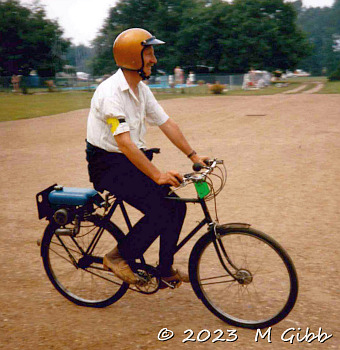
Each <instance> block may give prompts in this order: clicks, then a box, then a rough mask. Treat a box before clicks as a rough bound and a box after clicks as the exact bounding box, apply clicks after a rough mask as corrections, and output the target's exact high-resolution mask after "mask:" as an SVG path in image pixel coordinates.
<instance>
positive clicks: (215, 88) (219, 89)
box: [210, 84, 225, 94]
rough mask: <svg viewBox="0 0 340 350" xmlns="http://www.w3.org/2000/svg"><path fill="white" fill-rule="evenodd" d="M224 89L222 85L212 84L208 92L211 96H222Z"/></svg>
mask: <svg viewBox="0 0 340 350" xmlns="http://www.w3.org/2000/svg"><path fill="white" fill-rule="evenodd" d="M224 89H225V86H224V85H222V84H214V85H211V86H210V91H211V92H212V93H213V94H222V92H223V90H224Z"/></svg>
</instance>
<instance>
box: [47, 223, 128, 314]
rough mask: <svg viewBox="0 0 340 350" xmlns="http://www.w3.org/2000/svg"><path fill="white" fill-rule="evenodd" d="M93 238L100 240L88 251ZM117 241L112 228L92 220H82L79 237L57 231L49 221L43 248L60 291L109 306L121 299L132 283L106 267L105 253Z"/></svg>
mask: <svg viewBox="0 0 340 350" xmlns="http://www.w3.org/2000/svg"><path fill="white" fill-rule="evenodd" d="M96 235H97V236H96ZM95 237H97V238H95ZM91 242H96V244H95V247H94V249H93V250H92V251H91V252H89V253H88V254H87V253H86V252H87V250H88V248H89V246H90V244H91ZM116 244H117V241H116V238H115V236H114V234H113V233H112V232H110V231H108V230H105V229H103V228H100V227H97V226H94V224H92V223H90V222H82V225H81V227H80V232H79V233H78V234H77V235H76V236H75V237H73V236H67V235H59V234H56V232H55V231H54V229H53V228H52V226H50V225H49V226H48V227H47V228H46V231H45V234H44V238H43V241H42V248H41V255H42V259H43V264H44V268H45V271H46V273H47V276H48V277H49V279H50V281H51V282H52V284H53V286H54V287H55V288H56V289H57V290H58V292H60V293H61V294H62V295H63V296H64V297H66V298H67V299H68V300H70V301H72V302H73V303H75V304H77V305H81V306H88V307H105V306H108V305H110V304H112V303H114V302H116V301H117V300H119V299H120V298H121V297H122V296H123V295H124V294H125V293H126V291H127V289H128V287H129V285H128V284H127V283H123V282H122V281H121V280H120V279H119V278H117V277H116V276H115V275H114V274H113V273H112V272H109V271H106V270H104V269H103V265H102V262H103V256H104V254H106V253H107V252H108V251H109V250H111V249H112V248H113V247H114V246H115V245H116Z"/></svg>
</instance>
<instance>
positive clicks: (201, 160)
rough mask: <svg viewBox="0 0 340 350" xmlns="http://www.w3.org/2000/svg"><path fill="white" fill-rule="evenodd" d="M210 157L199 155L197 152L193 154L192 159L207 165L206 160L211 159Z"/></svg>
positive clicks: (194, 161)
mask: <svg viewBox="0 0 340 350" xmlns="http://www.w3.org/2000/svg"><path fill="white" fill-rule="evenodd" d="M209 159H210V157H207V156H199V155H198V154H195V155H193V156H192V157H191V158H190V160H191V161H192V162H193V163H199V164H202V165H207V164H206V163H205V161H207V160H209Z"/></svg>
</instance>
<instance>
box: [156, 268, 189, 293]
mask: <svg viewBox="0 0 340 350" xmlns="http://www.w3.org/2000/svg"><path fill="white" fill-rule="evenodd" d="M161 279H162V281H161V285H160V287H159V288H160V289H164V288H178V287H179V286H180V285H181V284H182V282H184V283H188V282H190V279H189V275H188V274H187V273H185V272H183V271H179V270H174V269H171V276H167V277H162V278H161ZM171 286H172V287H171Z"/></svg>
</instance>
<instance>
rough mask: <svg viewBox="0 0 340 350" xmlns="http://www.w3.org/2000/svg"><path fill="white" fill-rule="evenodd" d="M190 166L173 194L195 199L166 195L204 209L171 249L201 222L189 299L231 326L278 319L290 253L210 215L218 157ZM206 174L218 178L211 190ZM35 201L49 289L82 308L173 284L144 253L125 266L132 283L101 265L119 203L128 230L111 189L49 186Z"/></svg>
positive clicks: (293, 279) (293, 286) (117, 236)
mask: <svg viewBox="0 0 340 350" xmlns="http://www.w3.org/2000/svg"><path fill="white" fill-rule="evenodd" d="M193 169H194V172H193V173H190V174H186V175H184V181H183V182H182V184H181V185H180V187H179V188H176V189H173V191H177V190H179V189H181V188H183V187H185V186H187V185H189V184H194V186H195V189H196V192H197V197H195V198H180V197H179V198H176V197H167V198H168V199H169V200H179V201H184V202H186V203H199V204H200V205H201V207H202V210H203V213H204V218H203V219H202V220H201V221H200V222H199V223H198V224H197V226H196V227H195V228H193V230H192V231H191V232H190V233H189V234H188V235H187V236H185V238H183V239H182V241H181V242H179V244H178V245H177V248H176V253H177V252H178V251H179V250H180V249H181V248H182V247H183V246H184V245H185V244H186V243H187V242H188V241H189V240H190V239H191V238H192V237H193V236H194V235H195V234H196V233H197V232H198V231H199V230H201V229H202V228H203V227H204V226H207V227H208V229H207V232H206V233H205V234H204V235H203V236H202V237H200V239H199V240H198V241H197V242H196V244H195V245H194V247H193V249H192V251H191V254H190V258H189V277H190V282H191V285H192V288H193V290H194V292H195V294H196V296H197V297H198V298H199V299H200V300H201V301H202V302H203V304H204V305H205V306H206V307H207V308H208V309H209V310H210V311H211V312H212V313H213V314H214V315H216V316H217V317H219V318H220V319H221V320H223V321H225V322H227V323H228V324H230V325H233V326H237V327H243V328H251V329H256V328H265V327H269V326H272V325H274V324H276V323H278V322H279V321H281V320H282V319H284V318H285V317H286V316H287V315H288V313H289V312H290V311H291V310H292V309H293V307H294V304H295V302H296V299H297V294H298V278H297V274H296V270H295V267H294V264H293V262H292V260H291V258H290V257H289V255H288V254H287V252H286V251H285V250H284V249H283V248H282V247H281V245H279V243H277V242H276V241H275V240H274V239H272V238H271V237H269V236H268V235H266V234H265V233H262V232H260V231H258V230H255V229H253V228H251V227H250V226H251V225H249V224H245V223H229V224H219V223H218V219H217V220H216V221H214V220H213V219H212V218H211V215H210V212H209V210H208V207H207V203H206V202H207V201H209V200H214V202H215V212H216V216H217V206H216V196H217V195H218V193H220V192H221V190H222V189H223V188H224V186H225V184H226V174H227V173H226V168H225V166H224V164H223V161H221V160H218V159H214V160H211V161H209V162H207V165H206V166H202V165H200V164H194V166H193ZM215 170H218V171H219V172H218V174H216V173H214V171H215ZM212 178H214V179H216V180H217V181H219V184H218V187H216V185H214V182H213V181H212ZM215 187H216V188H217V189H216V190H215ZM36 200H37V206H38V213H39V219H42V218H46V219H47V220H48V221H49V223H48V225H47V227H46V229H45V232H44V234H43V238H42V240H41V241H40V245H41V256H42V260H43V265H44V268H45V271H46V273H47V276H48V278H49V279H50V281H51V282H52V284H53V286H54V287H55V288H56V289H57V291H58V292H60V293H61V294H62V295H63V296H64V297H66V298H67V299H68V300H70V301H72V302H73V303H75V304H77V305H81V306H86V307H106V306H108V305H110V304H113V303H114V302H116V301H118V300H119V299H120V298H121V297H122V296H123V295H124V294H125V293H126V292H127V291H128V290H132V291H135V292H139V293H143V294H153V293H156V292H157V291H158V290H159V289H160V284H161V282H163V283H166V284H167V285H168V287H170V288H175V287H176V286H175V285H174V284H171V283H167V282H165V281H163V280H162V279H161V276H160V274H159V273H158V270H157V268H156V267H154V266H151V265H148V264H147V263H146V262H145V259H144V257H140V259H138V260H136V262H135V263H134V264H133V266H131V268H132V270H133V271H134V273H135V274H137V276H138V278H139V282H138V284H136V285H128V284H127V283H125V282H123V281H121V280H119V279H118V278H117V277H116V276H115V275H114V274H113V273H112V272H110V271H107V270H105V269H104V268H103V265H102V262H103V256H104V254H105V253H106V252H107V251H108V250H109V249H111V248H112V247H113V246H115V245H116V244H117V242H119V241H120V240H122V239H124V233H123V231H122V230H121V229H120V228H119V227H118V226H117V225H116V224H115V223H114V222H112V221H111V220H110V219H111V217H112V215H113V213H114V212H115V211H116V209H117V208H118V207H120V209H121V211H122V214H123V217H124V220H125V222H126V224H127V227H128V229H129V230H130V229H131V222H130V219H129V216H128V213H127V211H126V208H125V205H124V203H123V201H122V200H121V199H120V198H117V197H115V196H113V195H111V194H107V195H106V196H105V198H103V196H102V195H100V194H99V193H98V192H97V191H95V190H93V189H81V188H64V187H62V186H58V185H56V184H55V185H53V186H50V187H49V188H47V189H45V190H44V191H42V192H40V193H38V194H37V195H36ZM100 210H104V213H102V214H100V213H99V211H100Z"/></svg>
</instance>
